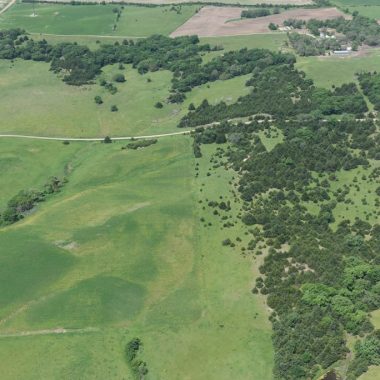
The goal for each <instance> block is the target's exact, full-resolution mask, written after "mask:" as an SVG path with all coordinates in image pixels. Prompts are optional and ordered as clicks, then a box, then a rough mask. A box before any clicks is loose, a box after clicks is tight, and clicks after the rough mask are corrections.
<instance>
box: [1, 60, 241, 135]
mask: <svg viewBox="0 0 380 380" xmlns="http://www.w3.org/2000/svg"><path fill="white" fill-rule="evenodd" d="M119 72H121V73H123V74H124V75H125V77H126V82H125V83H121V84H116V87H117V88H118V92H117V93H116V94H115V95H111V94H110V93H109V92H108V91H107V90H105V89H104V88H103V87H101V86H100V85H99V84H98V81H99V80H97V83H95V84H93V85H86V86H81V87H76V86H69V85H66V84H65V83H64V82H62V81H61V79H60V78H58V77H57V76H56V75H55V74H54V73H52V72H50V71H49V65H48V64H46V63H41V62H31V61H20V60H17V61H15V63H14V64H12V63H11V62H9V61H1V60H0V86H1V89H2V91H1V93H0V102H1V104H2V105H3V107H2V108H1V110H0V133H18V134H31V135H42V136H69V137H86V136H87V137H94V136H95V137H99V136H100V137H102V136H106V135H111V136H116V135H119V136H131V135H132V136H136V135H144V134H157V133H165V132H172V131H177V132H178V129H177V128H176V127H177V124H178V122H179V120H180V119H181V117H182V116H184V115H185V114H186V113H187V112H188V111H187V109H188V106H189V104H190V103H191V102H192V103H194V104H195V105H196V106H197V105H199V104H200V103H201V102H202V100H203V99H205V98H207V99H208V100H209V101H210V102H211V103H215V102H217V101H220V100H224V101H226V102H227V103H230V102H234V101H236V99H237V98H238V97H239V96H241V95H245V94H246V93H247V92H248V89H247V87H245V85H244V84H245V82H246V80H247V79H248V76H242V77H236V78H233V79H230V80H227V81H217V82H214V83H211V84H209V85H203V86H200V87H197V88H195V89H193V91H192V92H190V93H188V94H187V99H186V101H185V102H184V103H182V104H180V105H178V104H167V103H165V101H166V98H167V97H168V95H169V90H170V87H171V79H172V73H170V72H168V71H158V72H154V73H149V74H147V75H144V76H142V75H140V74H138V72H137V71H136V70H134V69H132V68H131V67H130V66H127V67H126V68H125V69H124V70H119V69H118V68H117V66H108V67H106V68H105V69H104V73H103V74H102V75H101V78H105V79H107V80H108V81H112V77H113V75H114V74H115V73H119ZM148 78H150V79H151V82H148V80H147V79H148ZM96 95H101V96H102V98H103V101H104V103H103V104H102V105H100V106H99V105H96V104H95V102H94V97H95V96H96ZM158 101H160V102H162V103H163V104H164V108H162V109H157V108H155V107H154V105H155V103H156V102H158ZM111 105H117V107H118V109H119V111H118V112H111V111H110V108H111Z"/></svg>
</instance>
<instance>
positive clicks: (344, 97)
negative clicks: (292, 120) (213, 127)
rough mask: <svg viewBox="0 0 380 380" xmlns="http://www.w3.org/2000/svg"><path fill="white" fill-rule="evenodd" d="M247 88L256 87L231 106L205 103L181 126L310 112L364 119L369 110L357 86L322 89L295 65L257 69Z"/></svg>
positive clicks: (187, 117)
mask: <svg viewBox="0 0 380 380" xmlns="http://www.w3.org/2000/svg"><path fill="white" fill-rule="evenodd" d="M247 86H252V91H251V93H250V94H248V95H246V96H243V97H240V98H239V99H238V101H237V102H236V103H233V104H230V105H227V104H226V103H224V102H221V103H218V104H216V105H210V104H209V103H208V101H207V100H204V101H203V102H202V103H201V104H200V105H199V107H197V108H196V109H195V110H193V111H190V112H189V113H188V114H187V115H185V116H184V117H183V118H182V119H181V121H180V123H179V125H178V126H179V127H195V126H198V125H205V124H209V123H212V122H215V121H222V120H229V119H232V118H236V117H242V116H250V115H254V114H259V113H265V114H270V115H272V116H273V117H278V118H288V117H294V116H296V115H302V114H308V113H314V114H315V115H318V114H319V115H321V116H323V115H340V114H345V113H348V114H355V115H358V116H360V115H362V113H363V112H366V111H367V110H368V108H367V105H366V103H365V100H364V98H363V96H362V95H361V94H360V92H359V90H358V89H357V87H356V85H355V84H353V83H352V84H349V85H345V86H342V87H340V88H336V89H334V90H332V91H331V90H324V89H319V88H316V87H315V86H314V84H313V82H312V80H310V79H305V74H304V73H303V72H301V71H298V70H296V69H295V68H294V65H293V64H292V63H288V64H283V63H279V64H274V65H272V66H269V67H264V68H262V67H261V66H257V67H256V68H255V69H254V70H253V76H252V78H251V79H250V80H249V81H248V82H247Z"/></svg>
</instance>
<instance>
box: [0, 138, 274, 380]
mask: <svg viewBox="0 0 380 380" xmlns="http://www.w3.org/2000/svg"><path fill="white" fill-rule="evenodd" d="M121 146H122V144H121V143H114V144H111V145H107V144H100V143H97V144H95V143H94V144H92V143H90V144H84V143H72V144H70V145H68V146H64V145H63V144H60V143H54V142H37V141H33V142H22V141H14V140H8V139H3V140H1V141H0V149H1V151H2V152H6V157H8V160H3V161H4V162H2V163H1V165H2V166H3V167H6V168H7V170H5V171H3V170H2V171H1V174H0V179H1V185H2V189H3V188H4V187H5V188H6V193H4V194H3V193H2V204H4V202H5V201H6V198H8V196H9V195H10V194H11V193H12V192H14V193H16V192H17V191H19V190H21V189H25V188H29V187H30V186H38V185H39V184H40V183H43V176H44V175H45V176H46V177H49V176H50V175H60V174H61V173H62V171H63V170H64V168H65V167H66V168H70V169H69V174H68V178H69V182H68V183H67V185H66V186H65V187H64V189H63V191H62V192H61V193H59V194H58V195H56V196H54V197H52V198H50V199H49V200H48V201H46V202H45V203H43V204H40V205H39V206H38V208H37V210H35V212H33V213H32V214H31V215H29V216H27V217H26V218H25V219H24V221H22V222H20V223H17V224H15V225H13V226H10V227H6V228H3V229H2V230H1V231H0V244H1V247H2V249H1V251H0V262H1V265H0V267H1V270H0V284H1V286H2V289H6V291H3V292H2V293H1V297H0V305H1V314H0V320H1V321H0V358H1V364H0V369H1V373H2V378H3V379H16V378H22V379H35V378H50V379H65V378H71V379H104V378H108V379H121V378H128V379H129V378H131V377H130V375H129V374H128V367H127V365H126V362H125V358H124V349H125V344H126V342H127V341H128V340H129V339H131V338H132V337H134V336H138V337H140V338H141V339H142V341H143V343H144V350H143V354H142V355H143V360H145V361H146V362H147V363H148V368H149V371H150V374H149V375H148V377H147V379H158V378H165V379H178V378H194V379H195V378H196V379H230V378H239V379H252V378H253V379H260V380H261V379H268V380H269V379H270V378H271V370H270V368H271V365H272V360H273V354H272V348H271V340H270V335H271V330H270V325H269V322H268V321H267V315H266V311H265V305H264V300H263V299H261V298H259V297H257V296H253V295H252V294H251V293H250V289H251V287H252V270H253V269H252V268H253V267H254V262H253V261H251V259H249V258H245V257H243V256H242V255H241V254H240V248H239V246H237V247H236V248H235V249H232V248H225V247H222V245H221V241H222V240H223V239H224V238H225V235H226V232H225V230H223V229H221V226H220V225H219V224H218V222H217V221H215V220H212V218H213V216H212V214H211V211H210V210H208V209H207V208H206V210H203V209H202V207H203V205H205V204H206V198H210V197H215V196H223V197H224V198H225V199H229V198H230V197H231V195H230V193H229V191H228V188H229V187H228V184H227V183H226V181H229V180H231V175H232V174H231V173H229V172H226V171H225V170H224V169H216V170H213V169H212V168H211V164H210V163H209V157H210V155H211V154H212V153H213V152H212V149H213V148H210V150H209V151H208V150H205V151H204V158H202V160H201V161H200V163H201V165H200V170H199V173H200V174H199V177H198V178H196V179H195V178H194V158H193V157H192V152H191V140H190V139H189V138H188V137H183V136H180V137H170V138H167V139H164V140H160V141H159V142H158V143H157V144H156V145H154V146H151V147H149V148H146V149H143V150H139V151H123V150H121V149H120V148H121ZM16 157H20V158H16ZM47 157H49V158H50V159H49V166H44V165H45V161H46V159H47ZM0 162H1V161H0ZM13 168H14V170H15V172H16V173H18V174H19V177H20V179H19V180H16V179H14V178H11V179H9V176H10V174H9V173H12V172H13ZM208 172H211V173H212V176H208V175H207V173H208ZM200 201H202V203H199V202H200ZM231 201H232V202H233V201H234V200H233V199H231ZM200 217H204V218H205V219H206V220H208V221H210V222H211V221H212V226H207V227H204V226H203V225H202V224H201V223H199V222H198V220H199V218H200ZM231 217H235V216H234V215H233V214H232V215H231ZM241 233H242V231H241V230H240V229H239V228H238V227H236V228H235V229H233V230H229V231H228V236H230V237H231V238H233V237H234V236H237V234H239V235H240V234H241ZM142 237H143V239H142ZM243 238H244V237H243ZM62 327H64V328H72V329H79V328H84V329H86V328H88V327H91V328H93V330H84V331H83V332H80V331H77V332H72V333H66V334H53V333H51V330H54V329H57V328H62ZM45 330H48V331H45ZM36 331H37V332H38V331H40V334H41V335H34V336H21V337H17V336H16V337H5V336H4V334H9V333H12V334H16V335H17V334H18V333H20V332H36ZM31 347H33V349H31ZM252 376H253V377H252Z"/></svg>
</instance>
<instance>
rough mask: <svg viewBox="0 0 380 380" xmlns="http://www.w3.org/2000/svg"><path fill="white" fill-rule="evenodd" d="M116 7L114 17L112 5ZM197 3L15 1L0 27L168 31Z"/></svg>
mask: <svg viewBox="0 0 380 380" xmlns="http://www.w3.org/2000/svg"><path fill="white" fill-rule="evenodd" d="M115 8H116V9H120V10H122V11H121V17H120V19H119V20H118V21H117V20H116V13H114V12H113V10H114V9H115ZM196 9H197V6H194V5H183V6H181V7H180V8H179V7H177V8H175V9H172V7H171V6H164V7H144V6H132V5H130V6H123V9H122V7H121V6H117V5H70V4H66V5H63V4H36V5H35V16H33V14H34V13H33V5H32V4H27V3H19V4H16V5H14V6H13V7H11V8H10V9H9V11H7V12H5V13H4V14H3V15H1V16H0V27H1V28H4V29H6V28H12V27H15V26H17V27H20V28H23V29H25V30H26V31H28V32H33V33H44V34H58V35H96V36H98V35H100V36H112V35H114V36H129V37H144V36H149V35H151V34H164V35H169V34H170V33H171V32H172V31H174V30H175V29H176V28H177V27H178V26H180V25H181V24H183V23H184V22H185V21H186V20H187V19H188V18H190V17H191V16H192V15H193V14H194V13H195V11H196Z"/></svg>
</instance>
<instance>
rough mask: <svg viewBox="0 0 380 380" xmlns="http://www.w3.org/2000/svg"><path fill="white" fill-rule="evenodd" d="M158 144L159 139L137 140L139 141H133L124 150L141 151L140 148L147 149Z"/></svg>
mask: <svg viewBox="0 0 380 380" xmlns="http://www.w3.org/2000/svg"><path fill="white" fill-rule="evenodd" d="M156 143H157V139H147V140H137V141H132V142H130V143H129V144H127V145H126V146H125V147H123V148H122V149H133V150H136V149H140V148H146V147H148V146H150V145H154V144H156Z"/></svg>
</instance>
